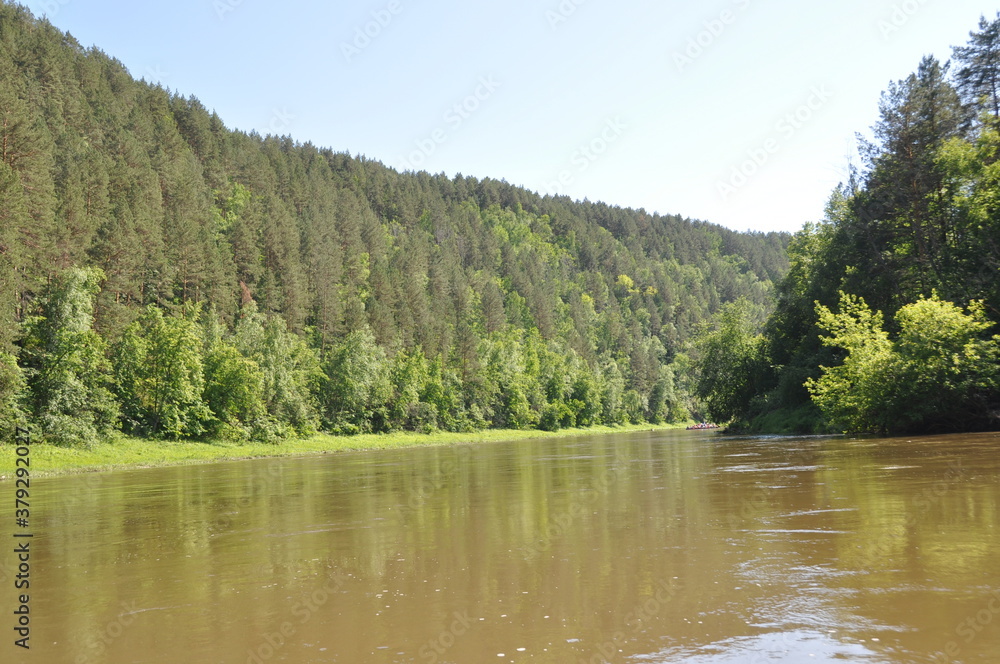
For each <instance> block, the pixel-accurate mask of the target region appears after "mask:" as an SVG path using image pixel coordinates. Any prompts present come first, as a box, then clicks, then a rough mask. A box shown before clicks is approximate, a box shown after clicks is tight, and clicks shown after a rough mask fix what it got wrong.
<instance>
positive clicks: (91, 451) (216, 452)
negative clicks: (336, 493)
mask: <svg viewBox="0 0 1000 664" xmlns="http://www.w3.org/2000/svg"><path fill="white" fill-rule="evenodd" d="M687 424H688V423H684V424H667V425H662V424H661V425H656V424H648V423H646V424H626V425H621V426H616V427H609V426H595V427H588V428H586V429H562V430H560V431H554V432H552V431H539V430H534V429H532V430H520V429H488V430H486V431H475V432H472V433H452V432H448V431H438V432H435V433H430V434H423V433H414V432H398V433H390V434H361V435H357V436H331V435H327V434H320V435H316V436H310V437H309V438H295V439H289V440H285V441H282V442H280V443H277V444H271V443H243V444H238V443H232V442H226V441H211V440H209V441H169V440H149V439H145V438H129V437H126V436H122V437H119V438H116V439H114V440H111V441H108V442H105V443H98V444H97V445H93V446H91V447H87V448H72V447H57V446H55V445H44V444H41V445H32V446H31V475H32V477H44V476H51V475H68V474H72V473H87V472H99V471H110V470H121V469H127V468H152V467H158V466H177V465H186V464H195V463H208V462H212V461H232V460H238V459H259V458H264V457H286V456H308V455H311V454H331V453H337V452H356V451H362V450H379V449H397V448H403V447H427V446H434V445H459V444H468V443H472V444H477V443H499V442H507V441H514V440H524V439H528V438H553V437H565V436H578V435H584V434H588V435H592V434H602V433H609V434H610V433H628V432H631V431H652V430H658V429H682V428H684V427H685V426H686V425H687ZM15 456H16V454H15V447H14V445H12V444H10V443H5V444H2V445H0V481H2V480H8V479H11V477H12V476H13V473H14V463H15V461H14V459H15Z"/></svg>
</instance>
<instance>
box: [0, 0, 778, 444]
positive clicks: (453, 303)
mask: <svg viewBox="0 0 1000 664" xmlns="http://www.w3.org/2000/svg"><path fill="white" fill-rule="evenodd" d="M787 242H788V237H787V236H784V235H781V234H766V235H765V234H742V233H735V232H732V231H729V230H726V229H724V228H721V227H718V226H714V225H710V224H707V223H702V222H697V221H691V220H688V219H683V218H680V217H676V216H661V215H656V214H649V213H647V212H645V211H644V210H630V209H621V208H618V207H612V206H608V205H604V204H600V203H591V202H588V201H583V202H573V201H571V200H569V199H568V198H565V197H549V196H545V197H542V196H539V195H538V194H536V193H533V192H530V191H527V190H524V189H522V188H518V187H514V186H512V185H509V184H507V183H506V182H502V181H496V180H490V179H485V180H477V179H475V178H469V177H463V176H461V175H458V176H456V177H454V178H449V177H446V176H444V175H443V174H442V175H431V174H428V173H424V172H421V173H402V174H401V173H397V172H395V171H393V170H392V169H389V168H386V167H385V166H383V165H382V164H380V163H378V162H375V161H371V160H368V159H365V158H360V157H351V156H349V155H347V154H343V153H338V152H334V151H331V150H327V149H320V148H317V147H315V146H313V145H311V144H309V143H306V144H301V143H297V142H295V141H293V140H292V139H291V138H289V137H274V136H267V137H262V136H259V135H257V134H254V133H251V134H247V133H243V132H239V131H232V130H229V129H227V128H226V127H225V125H224V124H223V122H222V120H221V119H220V118H219V117H218V116H217V115H216V114H214V113H211V112H209V111H207V110H206V109H205V108H204V107H203V106H202V105H201V104H200V103H199V102H198V101H197V100H196V99H194V98H193V97H182V96H180V95H178V94H175V93H171V92H169V91H167V90H164V89H162V88H161V87H158V86H155V85H150V84H148V83H145V82H142V81H136V80H134V79H133V78H132V77H131V76H130V75H129V74H128V72H127V71H126V70H125V68H124V67H123V66H122V65H121V63H119V62H118V61H116V60H114V59H112V58H109V57H108V56H106V55H104V54H103V53H101V52H100V51H98V50H96V49H85V48H83V47H81V46H80V45H79V44H78V43H77V42H76V41H75V40H74V39H73V38H72V37H71V36H70V35H68V34H64V33H62V32H60V31H59V30H57V29H55V28H54V27H53V26H51V25H50V24H49V23H48V22H46V21H45V20H36V19H35V18H33V17H32V16H31V15H30V14H29V13H28V12H27V10H25V9H24V8H22V7H19V6H16V5H12V4H8V3H3V4H0V422H2V423H3V426H6V427H10V426H12V425H13V424H14V423H28V424H31V425H33V426H35V427H36V428H37V429H38V430H40V432H41V433H43V434H44V435H45V436H46V437H47V438H48V439H49V440H52V441H58V442H61V443H66V444H70V443H75V442H79V441H89V440H93V439H95V438H97V437H100V436H104V435H107V434H108V433H109V432H112V431H115V430H119V429H120V430H124V431H126V432H129V433H133V434H138V435H149V436H163V437H171V438H174V437H196V436H208V435H212V436H227V437H232V438H236V439H248V438H254V439H272V440H277V439H280V438H281V437H282V436H286V435H290V434H305V433H309V432H311V431H316V430H327V431H336V432H362V431H388V430H393V429H400V428H407V429H416V430H428V429H433V428H445V429H451V430H470V429H476V428H482V427H543V428H558V427H564V426H571V425H587V424H591V423H596V422H603V423H615V422H623V421H627V420H631V421H643V420H649V421H663V420H672V419H679V418H686V417H689V416H690V415H691V414H692V410H694V411H696V410H697V406H696V405H695V404H694V402H693V401H692V398H691V397H690V389H689V376H690V368H691V367H690V364H691V363H690V360H689V358H688V355H687V354H686V353H685V349H686V348H687V345H688V342H689V339H690V338H691V335H692V333H693V332H694V330H695V329H696V328H697V327H698V326H699V325H700V324H702V323H703V321H705V320H706V319H707V318H708V317H709V316H710V315H711V314H712V313H713V312H715V311H717V310H718V309H719V308H720V307H721V306H722V305H723V304H725V303H726V302H732V301H736V300H738V299H741V298H743V299H746V300H747V301H752V302H755V303H758V304H759V305H761V306H766V304H767V303H768V302H769V301H770V300H771V298H772V297H773V286H772V281H774V280H776V279H778V278H780V277H781V276H782V275H783V274H784V272H785V271H786V270H787V256H786V247H787ZM695 414H698V413H695Z"/></svg>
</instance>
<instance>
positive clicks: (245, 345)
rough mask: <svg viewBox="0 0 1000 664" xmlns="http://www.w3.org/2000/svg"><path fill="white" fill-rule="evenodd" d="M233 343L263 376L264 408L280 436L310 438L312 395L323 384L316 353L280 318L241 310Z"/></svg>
mask: <svg viewBox="0 0 1000 664" xmlns="http://www.w3.org/2000/svg"><path fill="white" fill-rule="evenodd" d="M233 340H234V343H235V345H236V347H237V348H238V349H239V350H240V352H241V353H242V354H243V356H244V357H246V358H248V359H250V360H252V361H253V362H254V363H255V364H256V365H257V366H258V367H259V369H260V371H261V372H262V375H263V396H264V404H265V406H266V408H267V413H268V415H269V416H270V417H271V418H272V419H273V421H274V422H276V423H277V424H278V426H279V427H281V428H282V430H281V432H280V433H281V435H293V434H294V435H309V434H312V433H315V432H316V431H317V429H318V427H319V412H318V404H317V401H316V398H315V395H316V394H317V393H318V392H319V386H320V385H321V384H322V382H323V378H324V376H323V372H322V369H321V368H320V362H319V357H318V355H317V353H316V352H315V351H314V350H313V349H312V348H309V346H308V345H307V344H306V342H305V340H304V339H303V338H301V337H299V336H297V335H295V334H293V333H291V332H290V331H289V330H288V327H287V325H286V323H285V321H284V320H283V319H282V318H281V317H279V316H265V315H264V314H261V313H258V312H257V311H256V308H255V307H254V306H253V305H252V304H251V305H249V306H247V307H244V310H243V312H242V318H240V320H239V322H238V323H237V324H236V329H235V332H234V339H233Z"/></svg>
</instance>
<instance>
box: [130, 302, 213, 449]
mask: <svg viewBox="0 0 1000 664" xmlns="http://www.w3.org/2000/svg"><path fill="white" fill-rule="evenodd" d="M198 317H199V311H198V308H197V307H187V308H186V309H185V311H184V313H183V315H181V316H165V315H164V314H163V311H162V310H160V309H158V308H157V307H154V306H149V307H147V308H146V310H145V312H144V313H143V315H142V316H140V317H139V319H138V320H136V321H135V322H134V323H132V324H131V325H129V327H128V328H126V330H125V333H124V334H123V335H122V338H121V340H120V341H119V342H118V346H117V348H116V350H115V357H114V365H115V382H116V385H117V391H118V397H119V400H120V402H121V405H122V422H123V424H124V427H125V430H126V431H127V432H129V433H138V434H143V435H148V436H153V437H164V438H190V437H196V436H200V435H201V434H203V433H204V432H205V431H206V426H207V425H208V424H209V422H210V420H211V418H212V413H211V411H210V410H209V407H208V406H207V405H206V404H205V402H204V401H203V400H202V395H203V393H204V391H205V376H204V365H203V362H202V351H201V349H202V343H201V334H200V328H199V326H198Z"/></svg>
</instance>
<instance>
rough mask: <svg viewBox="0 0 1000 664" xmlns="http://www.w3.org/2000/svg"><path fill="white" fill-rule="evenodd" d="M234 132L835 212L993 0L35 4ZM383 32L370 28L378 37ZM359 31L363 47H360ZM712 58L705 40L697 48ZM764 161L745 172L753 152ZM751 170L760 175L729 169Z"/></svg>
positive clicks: (530, 183)
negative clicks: (914, 97) (884, 105)
mask: <svg viewBox="0 0 1000 664" xmlns="http://www.w3.org/2000/svg"><path fill="white" fill-rule="evenodd" d="M25 4H26V5H27V6H28V7H29V8H30V9H32V11H33V12H34V13H35V14H36V15H42V14H45V15H47V16H48V17H49V19H50V20H51V21H52V23H54V24H55V25H56V26H58V27H59V28H61V29H63V30H67V31H69V32H70V33H71V34H73V35H74V36H75V37H76V38H77V39H78V40H79V41H80V42H81V43H82V44H83V45H84V46H90V45H96V46H98V47H99V48H101V49H102V50H103V51H105V52H106V53H108V54H109V55H112V56H114V57H116V58H118V59H119V60H121V61H122V62H123V63H124V64H125V65H126V66H127V67H128V68H129V70H130V71H131V72H132V74H133V75H134V76H136V77H137V78H146V79H147V80H154V81H158V82H160V83H161V84H162V85H164V86H165V87H168V88H170V89H172V90H176V91H178V92H180V93H181V94H183V95H192V94H193V95H194V96H196V97H198V98H199V99H200V100H201V101H202V102H203V103H204V104H205V106H207V107H208V108H210V109H214V110H216V111H217V112H218V113H219V115H220V116H221V117H222V118H223V120H224V121H225V122H226V124H227V125H228V126H229V127H232V128H236V129H242V130H247V131H249V130H257V131H258V132H260V133H280V134H290V135H292V136H293V137H294V138H295V139H296V140H299V141H302V142H306V141H310V142H312V143H314V144H316V145H319V146H324V147H331V148H334V149H335V150H338V151H346V152H350V153H351V154H363V155H365V156H367V157H369V158H372V159H378V160H380V161H382V162H384V163H386V164H388V165H390V166H393V167H395V168H397V169H400V170H403V169H407V168H418V169H424V170H428V171H431V172H435V173H437V172H445V173H447V174H448V175H454V174H455V173H459V172H460V173H464V174H466V175H475V176H478V177H486V176H489V177H493V178H497V179H500V178H502V179H506V180H507V181H508V182H511V183H514V184H518V185H523V186H525V187H528V188H529V189H533V190H536V191H540V192H542V193H546V192H549V193H556V192H558V193H563V194H567V195H570V196H572V197H574V198H580V199H582V198H589V199H590V200H602V201H605V202H608V203H612V204H616V205H621V206H625V207H635V208H639V207H643V208H645V209H646V210H648V211H657V212H661V213H664V214H681V215H684V216H688V217H692V218H697V219H705V220H707V221H712V222H716V223H720V224H724V225H726V226H729V227H731V228H735V229H737V230H746V229H752V230H764V231H766V230H786V231H794V230H797V229H798V228H800V227H801V225H802V224H803V223H804V222H806V221H811V220H816V219H818V218H820V217H821V216H822V213H823V207H824V205H825V202H826V200H827V198H828V196H829V194H830V191H831V190H832V189H833V187H834V186H836V184H837V183H838V182H840V181H841V180H843V179H844V175H845V172H846V166H847V164H848V161H849V160H850V159H852V158H853V159H855V161H856V157H852V155H854V154H855V145H856V141H855V138H854V136H855V132H863V133H867V132H868V130H869V128H870V127H871V125H872V124H873V123H874V122H875V121H876V119H877V117H878V100H879V94H880V93H881V91H882V90H884V89H885V88H886V86H887V85H888V83H889V82H890V81H893V80H898V79H901V78H905V77H906V76H908V75H909V74H910V73H912V72H913V71H915V70H916V68H917V65H918V63H919V61H920V58H921V57H922V56H923V55H925V54H934V55H936V56H938V57H939V58H941V59H942V60H944V59H947V58H948V57H950V55H951V46H954V45H960V44H964V43H965V42H966V40H967V37H968V33H969V32H970V31H971V30H973V29H975V28H976V26H977V23H978V20H979V17H980V15H983V14H985V15H986V16H987V17H988V18H993V17H995V16H996V14H997V10H998V9H1000V3H998V4H992V3H989V2H979V1H976V0H840V1H838V2H802V1H801V0H799V1H797V2H793V1H792V0H718V1H716V0H713V1H707V2H698V3H694V2H676V1H666V2H658V3H654V2H649V1H648V0H642V1H640V0H616V1H615V2H610V1H609V0H562V1H561V2H560V0H530V1H529V0H506V1H505V2H502V3H501V2H495V3H476V2H468V1H463V2H459V1H457V0H419V1H417V0H365V1H359V2H330V1H329V0H323V1H322V2H320V1H315V0H284V1H283V2H275V1H271V0H173V2H170V3H144V2H136V1H134V0H131V1H129V2H124V1H121V0H86V1H84V0H30V1H28V2H26V3H25ZM366 29H367V32H368V34H369V35H371V36H368V35H364V32H365V31H366ZM359 35H363V36H359ZM699 49H700V50H699ZM748 160H749V161H748ZM740 166H743V168H744V171H745V172H747V173H749V174H750V175H749V177H746V176H744V177H739V176H734V168H738V167H740Z"/></svg>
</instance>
